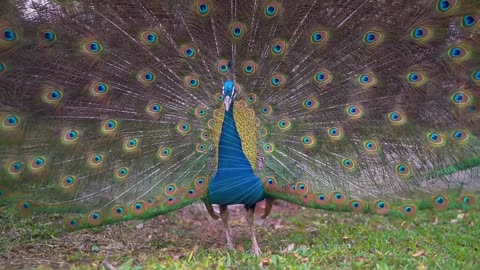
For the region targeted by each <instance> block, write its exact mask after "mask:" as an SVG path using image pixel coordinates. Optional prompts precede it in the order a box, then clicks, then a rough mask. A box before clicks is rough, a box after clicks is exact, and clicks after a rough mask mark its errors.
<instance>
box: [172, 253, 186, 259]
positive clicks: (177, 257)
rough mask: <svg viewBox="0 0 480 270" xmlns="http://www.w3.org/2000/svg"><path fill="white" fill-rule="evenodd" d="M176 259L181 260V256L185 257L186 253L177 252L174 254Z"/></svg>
mask: <svg viewBox="0 0 480 270" xmlns="http://www.w3.org/2000/svg"><path fill="white" fill-rule="evenodd" d="M172 257H173V259H174V260H179V259H181V258H184V257H185V254H183V253H181V254H175V255H173V256H172Z"/></svg>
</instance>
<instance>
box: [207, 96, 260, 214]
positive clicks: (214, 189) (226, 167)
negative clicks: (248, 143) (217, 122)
mask: <svg viewBox="0 0 480 270" xmlns="http://www.w3.org/2000/svg"><path fill="white" fill-rule="evenodd" d="M234 107H235V106H234V104H233V102H232V104H231V106H230V109H229V110H228V111H225V114H224V119H223V124H222V131H221V134H220V140H219V143H218V167H217V173H216V175H215V176H214V177H213V179H212V181H211V182H210V186H209V201H210V202H211V203H215V204H224V205H228V204H247V205H252V204H255V203H256V202H258V201H260V200H262V199H263V198H264V197H265V193H264V189H263V185H262V183H261V181H260V179H259V178H258V177H257V176H256V175H255V173H254V171H253V169H252V166H251V165H250V162H249V161H248V159H247V157H246V156H245V153H244V152H243V149H242V140H241V138H240V136H239V133H238V131H237V127H236V124H235V117H234Z"/></svg>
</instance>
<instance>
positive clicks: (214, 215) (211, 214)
mask: <svg viewBox="0 0 480 270" xmlns="http://www.w3.org/2000/svg"><path fill="white" fill-rule="evenodd" d="M205 207H206V208H207V212H208V214H210V216H211V217H212V218H213V219H215V220H218V215H217V213H215V210H213V206H212V205H211V204H209V203H206V202H205Z"/></svg>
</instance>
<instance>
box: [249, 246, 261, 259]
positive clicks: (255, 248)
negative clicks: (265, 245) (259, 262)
mask: <svg viewBox="0 0 480 270" xmlns="http://www.w3.org/2000/svg"><path fill="white" fill-rule="evenodd" d="M250 253H251V254H252V255H253V256H257V257H259V256H262V251H261V250H260V247H258V245H252V248H250Z"/></svg>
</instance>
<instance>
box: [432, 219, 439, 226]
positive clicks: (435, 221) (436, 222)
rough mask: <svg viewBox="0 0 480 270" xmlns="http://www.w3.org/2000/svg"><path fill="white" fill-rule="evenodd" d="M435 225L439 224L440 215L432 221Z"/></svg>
mask: <svg viewBox="0 0 480 270" xmlns="http://www.w3.org/2000/svg"><path fill="white" fill-rule="evenodd" d="M432 224H433V225H437V224H438V217H435V220H434V221H433V222H432Z"/></svg>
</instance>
